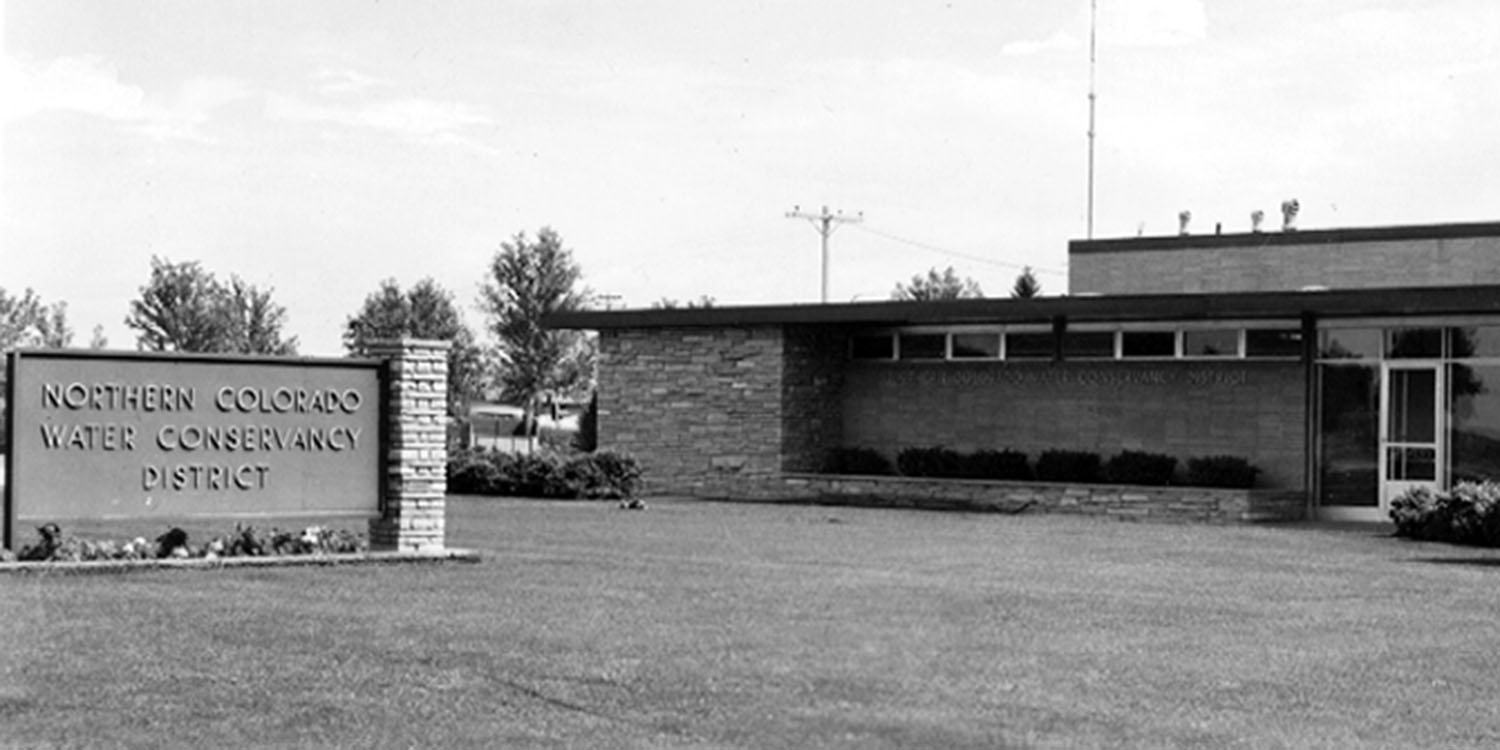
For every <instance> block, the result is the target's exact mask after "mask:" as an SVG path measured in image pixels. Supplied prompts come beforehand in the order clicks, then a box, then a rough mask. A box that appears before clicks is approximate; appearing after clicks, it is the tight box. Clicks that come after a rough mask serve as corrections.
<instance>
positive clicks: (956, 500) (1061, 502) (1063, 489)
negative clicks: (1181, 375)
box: [781, 474, 1307, 524]
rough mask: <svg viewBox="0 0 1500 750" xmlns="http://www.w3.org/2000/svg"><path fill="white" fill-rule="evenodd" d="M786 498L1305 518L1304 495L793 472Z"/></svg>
mask: <svg viewBox="0 0 1500 750" xmlns="http://www.w3.org/2000/svg"><path fill="white" fill-rule="evenodd" d="M782 485H783V491H782V493H781V497H783V498H785V499H787V500H803V501H814V502H823V503H830V504H850V505H867V506H878V507H899V508H930V509H935V510H963V511H975V512H986V511H990V512H1006V513H1021V512H1025V513H1059V514H1068V515H1087V516H1101V517H1109V518H1118V519H1122V520H1131V521H1186V522H1195V523H1216V524H1230V523H1251V522H1258V521H1297V520H1302V519H1303V518H1305V517H1306V512H1307V495H1306V494H1305V493H1304V492H1302V491H1301V490H1263V489H1253V490H1243V489H1215V488H1204V487H1135V486H1127V485H1069V484H1057V483H1048V482H999V481H983V480H961V479H915V478H908V477H863V476H860V477H855V476H830V475H818V474H788V475H786V476H785V477H783V479H782Z"/></svg>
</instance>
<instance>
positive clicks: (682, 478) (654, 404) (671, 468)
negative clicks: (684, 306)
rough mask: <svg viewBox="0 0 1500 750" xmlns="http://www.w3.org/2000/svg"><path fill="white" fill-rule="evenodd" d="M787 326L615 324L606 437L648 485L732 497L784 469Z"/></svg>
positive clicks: (602, 435) (607, 336) (605, 348)
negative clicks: (628, 326)
mask: <svg viewBox="0 0 1500 750" xmlns="http://www.w3.org/2000/svg"><path fill="white" fill-rule="evenodd" d="M784 350H785V337H784V336H783V331H782V329H781V327H780V326H755V327H730V328H691V327H684V328H650V329H625V330H610V329H606V330H603V331H601V332H600V334H599V391H598V392H599V444H600V446H602V447H605V448H610V449H616V450H623V451H626V452H628V453H630V454H632V455H633V456H635V457H636V459H637V460H639V461H640V462H641V467H642V471H643V480H644V482H645V491H646V492H648V493H652V494H692V495H698V496H705V497H727V496H731V495H738V494H743V493H744V491H746V490H745V488H757V487H762V486H763V485H764V481H765V480H767V479H770V478H773V477H775V476H777V475H778V474H779V473H780V471H781V469H782V454H781V450H782V437H783V432H782V431H783V410H782V407H781V400H782V389H783V375H784V363H783V353H784Z"/></svg>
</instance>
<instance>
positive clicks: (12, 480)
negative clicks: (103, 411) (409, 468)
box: [0, 348, 391, 548]
mask: <svg viewBox="0 0 1500 750" xmlns="http://www.w3.org/2000/svg"><path fill="white" fill-rule="evenodd" d="M38 359H41V360H48V361H49V363H55V362H62V363H64V364H65V363H66V362H67V361H87V362H88V363H90V365H97V364H99V363H104V364H106V366H107V364H108V363H110V362H120V363H123V364H124V368H122V369H129V368H145V369H147V371H149V372H153V373H154V372H155V370H154V369H152V366H153V365H154V366H159V369H160V370H161V371H163V372H171V371H172V370H173V368H176V367H179V366H182V367H185V368H186V370H185V372H187V373H188V374H187V375H186V376H184V379H190V378H193V377H198V378H203V377H206V376H205V375H204V374H203V373H205V372H208V371H210V370H220V371H222V370H225V369H226V368H232V370H233V371H235V372H247V373H251V372H254V370H255V368H264V369H263V370H262V372H261V373H260V374H261V375H265V374H268V373H269V374H271V375H274V374H276V373H289V372H299V371H300V372H301V373H306V374H307V376H308V377H309V378H311V379H314V380H316V379H317V378H318V377H319V376H320V375H322V374H324V373H326V374H327V375H330V376H333V377H334V378H338V377H343V378H351V379H354V380H355V381H357V382H358V383H361V384H363V385H360V386H359V388H360V389H361V396H360V399H361V401H362V402H363V403H362V404H361V405H360V406H359V407H356V408H355V410H354V411H351V412H350V414H351V415H352V416H351V417H350V419H351V421H357V422H358V423H359V425H360V426H361V427H369V426H373V427H374V428H375V429H374V430H373V433H374V434H372V435H369V436H368V437H367V438H366V439H373V440H374V441H375V442H374V444H373V445H370V444H368V443H367V444H366V446H367V447H364V448H362V449H358V452H360V453H362V452H364V451H373V453H374V455H373V457H361V456H358V455H354V456H353V457H351V458H350V459H349V461H350V462H354V463H355V464H356V465H354V466H353V467H351V468H349V469H345V471H346V472H348V471H352V470H358V473H359V474H363V470H362V469H360V467H361V466H363V465H364V464H365V463H369V464H370V469H369V470H370V471H371V472H373V474H374V475H373V476H371V477H369V480H368V481H369V485H368V486H363V487H360V488H358V491H357V492H353V493H350V496H354V495H359V496H363V494H364V492H365V491H368V492H369V495H370V496H369V497H368V500H364V501H361V502H360V507H359V508H358V509H350V508H347V507H346V508H334V509H319V508H316V507H309V508H306V509H303V510H299V511H293V512H287V511H286V510H285V509H281V510H280V511H278V510H276V509H272V510H256V509H253V508H251V507H249V504H247V503H245V502H244V501H241V505H245V506H246V507H245V508H244V509H241V510H237V511H235V512H225V511H222V510H219V511H215V510H209V511H205V512H192V513H174V512H163V513H161V514H160V515H159V516H158V517H161V518H164V519H166V518H189V517H191V518H257V517H278V518H283V517H289V516H295V515H312V516H320V517H334V516H344V517H367V518H379V517H381V516H382V515H383V514H384V513H385V512H386V507H387V497H386V494H387V487H386V481H385V479H386V476H387V474H388V465H389V455H388V454H389V451H388V450H387V449H386V448H387V446H388V445H389V437H390V435H389V431H390V426H389V421H390V420H389V408H390V406H389V404H390V395H391V374H390V372H389V368H388V367H386V360H384V359H377V358H369V357H300V356H291V357H287V356H260V355H246V354H226V353H213V354H206V353H185V352H131V351H99V350H83V349H35V348H27V349H17V350H14V351H11V352H8V353H7V356H6V362H5V367H6V375H7V380H6V388H5V399H6V400H5V405H6V409H5V428H6V435H7V442H8V447H7V449H6V453H5V485H4V498H3V501H4V512H3V514H0V515H3V534H0V536H3V539H0V543H3V546H5V547H7V548H13V545H14V543H15V541H16V534H17V526H18V523H19V522H20V520H21V518H22V512H23V511H25V512H26V513H32V511H31V510H30V509H27V508H22V507H21V504H22V503H24V502H25V501H26V498H27V496H26V495H25V494H23V493H24V492H25V491H26V490H27V488H26V487H24V486H23V482H25V481H27V478H28V477H29V476H30V475H29V474H28V473H27V472H28V470H29V471H36V467H28V466H25V465H23V464H24V463H25V462H24V461H23V460H22V457H21V455H20V454H21V453H23V452H25V451H23V450H21V449H20V446H21V444H20V440H21V439H23V436H21V435H19V434H18V433H17V428H18V427H19V426H22V423H23V420H22V419H21V418H20V415H19V412H20V411H21V410H22V409H23V408H25V409H28V410H41V408H42V407H41V406H40V404H27V405H24V406H23V404H22V403H21V401H22V398H21V395H22V394H21V393H20V390H21V388H22V387H23V384H22V382H21V381H22V375H23V374H25V373H26V370H25V363H26V362H27V361H34V360H38ZM199 365H210V366H213V367H205V368H199V367H198V366H199ZM336 371H337V372H336ZM370 375H373V376H374V380H373V392H368V393H366V392H364V390H363V389H364V388H365V386H368V385H370V383H369V378H370ZM246 380H247V381H252V383H251V384H250V385H244V386H242V385H241V381H239V380H238V379H236V382H235V383H234V384H233V387H235V388H246V389H248V388H253V387H254V385H255V384H254V383H253V376H251V377H247V378H246ZM225 387H230V386H225ZM221 390H222V389H221ZM282 390H289V389H282ZM197 395H199V394H195V397H196V396H197ZM201 395H202V396H204V398H202V399H200V400H202V401H203V402H204V404H202V406H204V407H207V408H206V409H205V411H207V410H208V409H212V408H213V403H212V402H213V400H214V399H213V397H212V395H213V394H209V393H203V394H201ZM221 395H222V394H221ZM277 395H281V394H279V393H278V394H277ZM314 395H316V394H314ZM261 396H262V397H264V393H262V394H261ZM44 399H45V397H44ZM366 399H368V400H366ZM371 402H373V403H371ZM194 406H195V407H196V406H198V404H196V403H195V404H194ZM359 409H364V410H366V411H367V413H366V414H362V415H361V414H357V411H358V410H359ZM247 411H248V410H247ZM31 414H32V412H31V411H28V412H27V415H28V416H29V415H31ZM280 416H282V415H274V414H273V415H269V416H268V417H266V418H267V419H275V418H277V417H280ZM244 419H253V417H252V416H250V415H248V414H247V415H246V416H245V417H244ZM286 419H292V418H291V417H286ZM371 420H373V425H371V424H370V422H371ZM33 422H36V423H38V424H40V421H39V420H32V419H28V420H25V424H26V425H28V426H29V425H31V424H32V423H33ZM263 429H267V430H269V429H270V428H263ZM309 429H311V428H309ZM335 429H336V428H335ZM333 431H334V430H332V429H331V430H330V431H329V432H330V433H331V432H333ZM362 431H363V430H360V432H362ZM288 434H290V433H288ZM356 434H357V433H356ZM24 437H27V438H31V439H35V438H36V436H32V435H28V436H24ZM140 437H141V439H142V441H143V442H145V439H146V436H144V435H142V436H140ZM342 437H343V439H344V440H345V442H346V443H347V442H348V441H350V440H354V439H356V438H355V437H353V436H352V435H351V433H350V431H349V430H348V429H345V432H344V433H343V435H342ZM157 439H158V440H160V439H161V436H160V435H158V437H157ZM328 439H329V440H330V441H332V440H333V437H332V436H330V437H329V438H328ZM131 450H132V451H133V450H134V446H133V445H132V446H131ZM80 455H82V454H80ZM371 458H373V461H371V460H370V459H371ZM121 460H122V461H123V460H124V459H121ZM267 460H270V459H267ZM285 460H288V461H293V462H294V463H293V465H294V466H300V465H301V464H298V463H295V461H298V460H300V461H301V462H304V463H308V462H310V461H311V459H309V458H307V457H303V458H301V459H285ZM263 465H264V464H263ZM162 468H163V470H164V469H165V468H166V467H162ZM263 471H269V469H265V470H263ZM163 473H165V472H163ZM224 478H225V485H226V486H228V485H229V481H231V480H229V478H228V472H227V471H226V472H225V474H224ZM137 489H140V488H139V487H138V488H137ZM164 491H165V490H164ZM277 497H279V496H277ZM148 499H149V498H148ZM226 502H228V501H226ZM305 502H310V501H305ZM28 517H32V518H35V517H37V516H35V515H31V516H28ZM150 517H152V514H151V513H142V512H138V511H137V512H126V513H124V514H123V515H115V514H111V515H89V514H85V515H82V516H74V517H72V518H59V520H76V519H79V518H82V519H90V520H92V519H95V518H98V519H106V520H108V519H115V518H150Z"/></svg>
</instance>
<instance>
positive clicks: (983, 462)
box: [964, 450, 1032, 481]
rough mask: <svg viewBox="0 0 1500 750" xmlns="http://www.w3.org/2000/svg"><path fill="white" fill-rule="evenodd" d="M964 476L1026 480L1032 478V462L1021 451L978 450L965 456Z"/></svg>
mask: <svg viewBox="0 0 1500 750" xmlns="http://www.w3.org/2000/svg"><path fill="white" fill-rule="evenodd" d="M964 476H967V477H970V478H973V479H1010V480H1020V481H1025V480H1029V479H1031V478H1032V473H1031V464H1030V463H1028V462H1027V461H1026V454H1025V453H1022V452H1021V451H1015V450H1003V451H992V450H984V451H976V452H974V453H970V454H968V455H967V456H965V457H964Z"/></svg>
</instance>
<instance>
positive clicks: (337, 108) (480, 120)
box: [266, 94, 497, 156]
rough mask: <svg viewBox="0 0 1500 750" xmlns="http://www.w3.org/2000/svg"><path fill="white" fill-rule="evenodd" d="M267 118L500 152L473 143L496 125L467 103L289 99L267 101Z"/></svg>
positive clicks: (279, 97) (408, 99)
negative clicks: (480, 131) (477, 135)
mask: <svg viewBox="0 0 1500 750" xmlns="http://www.w3.org/2000/svg"><path fill="white" fill-rule="evenodd" d="M266 117H267V118H268V119H271V120H278V121H282V122H306V123H326V124H332V125H337V126H341V127H346V128H353V129H360V130H369V131H374V132H379V133H384V134H387V135H393V136H397V137H400V138H405V139H408V140H412V141H417V142H425V143H437V144H444V145H455V146H459V147H461V148H465V149H468V150H471V151H475V152H478V153H481V154H483V155H486V156H495V155H496V154H497V151H496V150H495V149H494V148H492V147H490V146H488V145H486V144H484V143H483V142H482V141H480V140H478V139H475V138H474V137H472V133H473V131H474V130H476V129H480V128H487V127H491V126H493V125H495V124H496V123H495V120H494V119H493V118H492V117H490V116H489V115H487V114H485V113H484V112H483V111H481V110H479V109H476V108H474V107H472V106H470V105H468V104H465V103H463V102H454V101H438V100H434V99H426V98H422V97H414V96H413V97H405V98H399V99H386V100H381V101H372V102H365V103H360V104H336V105H329V104H321V103H314V102H308V101H305V100H302V99H298V98H296V97H291V96H286V95H283V94H272V95H270V96H268V97H266Z"/></svg>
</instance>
